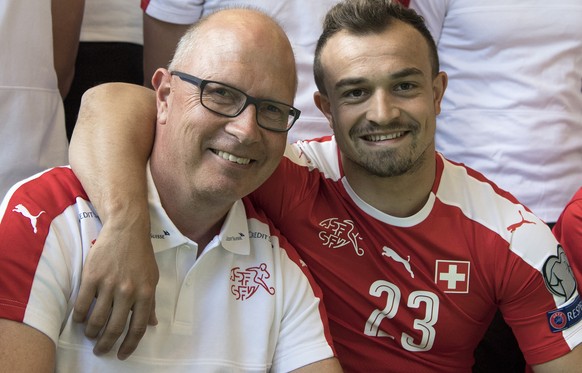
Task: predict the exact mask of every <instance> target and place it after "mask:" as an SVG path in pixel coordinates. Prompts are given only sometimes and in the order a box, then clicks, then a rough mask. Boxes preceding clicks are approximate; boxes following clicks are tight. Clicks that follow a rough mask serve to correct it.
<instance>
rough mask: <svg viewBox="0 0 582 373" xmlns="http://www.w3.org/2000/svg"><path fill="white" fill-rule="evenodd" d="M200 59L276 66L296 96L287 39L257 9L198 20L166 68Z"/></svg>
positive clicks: (218, 14) (229, 12) (180, 43)
mask: <svg viewBox="0 0 582 373" xmlns="http://www.w3.org/2000/svg"><path fill="white" fill-rule="evenodd" d="M215 57H216V58H215ZM218 57H219V58H218ZM200 58H204V60H205V62H207V63H214V62H217V61H216V60H218V59H220V60H222V61H224V60H225V59H228V60H232V61H238V62H239V63H241V64H244V65H248V66H258V65H263V66H266V65H270V66H271V67H277V74H280V76H281V79H286V80H288V79H292V85H293V87H294V93H295V89H296V86H297V73H296V68H295V59H294V56H293V50H292V48H291V44H290V42H289V39H288V38H287V35H286V34H285V32H284V31H283V29H282V28H281V27H280V26H279V24H277V22H275V21H274V20H273V19H272V18H271V17H270V16H268V15H266V14H265V13H263V12H260V11H258V10H253V9H246V8H245V9H242V8H241V9H239V8H236V9H224V10H220V11H217V12H215V13H212V14H210V15H208V16H206V17H204V18H202V19H200V20H199V21H198V22H196V23H195V24H194V25H192V27H191V28H190V29H189V30H188V31H187V32H186V34H185V35H184V36H183V37H182V39H181V40H180V42H179V43H178V46H177V48H176V52H175V54H174V58H173V60H172V62H171V64H170V66H169V69H170V70H180V69H184V66H188V65H190V64H191V62H192V60H193V59H197V60H198V59H200ZM207 78H208V79H210V77H207Z"/></svg>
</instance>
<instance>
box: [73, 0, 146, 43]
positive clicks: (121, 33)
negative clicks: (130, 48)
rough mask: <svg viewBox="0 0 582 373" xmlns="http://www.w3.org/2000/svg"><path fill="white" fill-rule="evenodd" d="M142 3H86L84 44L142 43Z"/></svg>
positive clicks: (135, 0) (116, 0) (110, 0)
mask: <svg viewBox="0 0 582 373" xmlns="http://www.w3.org/2000/svg"><path fill="white" fill-rule="evenodd" d="M142 22H143V16H142V12H141V10H140V8H139V0H85V12H84V14H83V24H82V27H81V41H84V42H125V43H134V44H139V45H142V44H143V28H142Z"/></svg>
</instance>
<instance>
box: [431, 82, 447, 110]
mask: <svg viewBox="0 0 582 373" xmlns="http://www.w3.org/2000/svg"><path fill="white" fill-rule="evenodd" d="M448 82H449V78H448V76H447V73H445V72H444V71H441V72H440V73H438V74H437V76H436V77H435V78H434V80H433V82H432V89H433V100H434V109H435V114H436V115H439V114H440V113H441V102H442V100H443V96H444V95H445V90H446V89H447V84H448Z"/></svg>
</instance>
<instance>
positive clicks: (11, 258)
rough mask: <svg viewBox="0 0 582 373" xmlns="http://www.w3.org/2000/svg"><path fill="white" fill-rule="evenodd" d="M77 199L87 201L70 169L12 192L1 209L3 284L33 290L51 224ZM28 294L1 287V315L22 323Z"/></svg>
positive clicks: (56, 171)
mask: <svg viewBox="0 0 582 373" xmlns="http://www.w3.org/2000/svg"><path fill="white" fill-rule="evenodd" d="M77 197H81V198H84V199H87V195H86V193H85V191H84V190H83V188H82V187H81V184H80V182H79V181H78V180H77V178H76V177H75V175H74V174H73V172H72V171H71V169H70V168H69V167H57V168H53V169H50V170H48V171H45V172H42V173H39V174H37V175H35V176H32V177H31V178H29V179H26V180H24V181H22V182H21V183H19V184H17V185H15V186H14V187H13V188H12V189H11V190H10V191H9V193H8V194H7V195H6V197H5V199H4V201H3V203H2V206H1V209H0V217H1V219H2V220H1V222H0V237H2V240H0V261H1V262H2V263H3V265H2V268H3V269H2V271H1V273H0V283H2V284H9V283H16V282H13V281H3V280H2V278H7V279H8V278H20V279H22V281H21V282H20V283H21V284H26V286H25V287H26V288H27V289H29V291H30V288H31V285H32V282H33V280H34V275H35V271H36V267H37V264H38V261H39V259H40V257H41V255H42V252H43V249H44V245H45V241H46V238H47V236H48V234H49V231H50V227H51V223H52V221H53V219H54V218H55V217H57V216H59V215H60V214H61V213H62V212H63V211H64V210H65V209H66V208H67V207H69V206H70V205H72V204H74V203H75V200H76V198H77ZM15 248H26V249H25V250H16V249H15ZM29 291H28V292H23V290H22V289H20V288H19V289H16V288H12V287H11V286H4V285H2V286H0V306H2V307H1V308H0V309H1V311H0V312H2V314H1V315H0V316H2V317H6V318H10V319H13V320H17V321H18V320H19V321H22V320H23V317H24V312H25V310H26V303H27V302H28V298H29V295H30V292H29ZM8 300H10V301H8ZM6 312H7V313H8V314H5V313H6Z"/></svg>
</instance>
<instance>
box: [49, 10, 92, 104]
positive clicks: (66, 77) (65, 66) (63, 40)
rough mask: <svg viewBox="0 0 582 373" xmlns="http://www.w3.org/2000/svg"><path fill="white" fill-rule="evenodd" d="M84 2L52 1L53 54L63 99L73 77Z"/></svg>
mask: <svg viewBox="0 0 582 373" xmlns="http://www.w3.org/2000/svg"><path fill="white" fill-rule="evenodd" d="M84 8H85V0H52V3H51V13H52V19H53V53H54V64H55V71H56V73H57V78H58V82H59V91H60V92H61V97H63V98H65V97H66V96H67V93H69V88H71V83H72V82H73V77H74V76H75V60H76V59H77V50H78V49H79V35H80V34H81V23H82V22H83V10H84Z"/></svg>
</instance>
